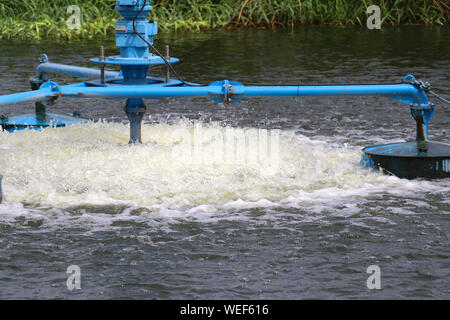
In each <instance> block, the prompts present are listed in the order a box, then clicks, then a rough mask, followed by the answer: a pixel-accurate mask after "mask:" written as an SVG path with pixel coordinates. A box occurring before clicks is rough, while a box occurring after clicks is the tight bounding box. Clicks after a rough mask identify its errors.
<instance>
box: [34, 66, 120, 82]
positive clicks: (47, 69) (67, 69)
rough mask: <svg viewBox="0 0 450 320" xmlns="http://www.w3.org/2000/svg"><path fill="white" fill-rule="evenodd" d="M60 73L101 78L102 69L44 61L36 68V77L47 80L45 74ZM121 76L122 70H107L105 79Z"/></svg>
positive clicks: (87, 77)
mask: <svg viewBox="0 0 450 320" xmlns="http://www.w3.org/2000/svg"><path fill="white" fill-rule="evenodd" d="M47 73H51V74H59V75H66V76H72V77H78V78H86V79H100V74H101V71H100V69H93V68H86V67H77V66H71V65H66V64H59V63H52V62H44V63H41V64H40V65H39V66H38V67H37V69H36V78H37V79H40V80H47V79H48V78H47V77H46V76H45V74H47ZM118 77H120V72H117V71H105V79H114V78H118Z"/></svg>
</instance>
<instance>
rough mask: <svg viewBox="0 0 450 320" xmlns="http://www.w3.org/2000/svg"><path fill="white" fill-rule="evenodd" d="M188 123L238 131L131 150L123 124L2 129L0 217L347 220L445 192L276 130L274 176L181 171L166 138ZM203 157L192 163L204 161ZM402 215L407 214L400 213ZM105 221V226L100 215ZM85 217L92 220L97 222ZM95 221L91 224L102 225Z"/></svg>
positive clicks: (229, 169)
mask: <svg viewBox="0 0 450 320" xmlns="http://www.w3.org/2000/svg"><path fill="white" fill-rule="evenodd" d="M196 126H197V127H198V126H201V127H202V129H203V131H204V132H206V133H207V134H208V133H214V132H217V131H218V130H219V131H220V130H226V129H228V130H235V131H236V132H240V133H242V131H246V129H242V128H234V129H232V128H223V127H221V126H220V125H218V124H214V123H212V124H201V123H197V124H194V125H193V124H192V123H189V122H184V121H182V122H180V123H178V124H173V125H169V124H165V123H161V124H153V125H149V124H146V125H144V126H143V140H144V141H145V142H146V143H145V144H144V145H141V146H133V147H130V146H128V138H129V127H128V125H126V124H121V123H106V122H97V123H87V124H80V125H73V126H70V127H66V128H58V129H45V130H42V131H33V130H24V131H19V132H15V133H7V132H3V133H1V134H0V150H1V155H0V173H1V174H2V175H3V176H4V179H3V190H4V201H5V204H3V205H0V214H3V213H5V212H8V214H12V215H14V212H16V213H19V212H24V211H26V210H28V209H25V208H24V207H23V205H22V203H25V204H31V205H32V206H47V207H70V206H80V205H125V206H129V207H133V206H137V207H147V208H149V210H150V211H151V212H152V213H155V214H160V215H163V216H165V217H177V216H180V215H192V216H194V215H197V216H204V217H205V219H212V216H211V214H214V213H217V212H219V211H229V210H233V209H250V208H257V207H261V208H272V207H277V206H283V207H286V206H287V207H301V208H308V210H311V211H315V212H317V213H320V212H322V211H323V210H327V209H329V208H338V207H339V206H342V205H344V208H345V210H342V209H339V208H338V209H336V211H337V212H339V211H340V212H341V213H342V212H344V211H345V212H347V213H346V214H349V215H353V214H357V213H358V210H359V209H358V207H357V206H355V205H354V204H348V203H349V202H352V201H355V203H356V202H357V201H364V200H365V198H367V197H377V196H378V195H380V194H385V195H386V194H390V195H392V196H409V195H415V196H417V195H419V196H418V197H419V198H420V194H424V193H426V192H434V193H448V192H449V191H450V183H448V182H446V181H444V182H433V181H420V180H414V181H410V180H405V179H399V178H396V177H393V176H387V175H383V174H380V173H377V172H372V171H369V170H366V169H363V168H361V167H360V165H359V161H360V157H361V153H360V151H359V148H351V147H336V146H331V145H328V144H326V142H324V141H315V140H314V139H312V138H308V137H304V136H301V135H296V134H295V133H294V132H292V131H281V132H280V138H279V170H278V171H275V172H271V171H268V170H267V167H266V166H265V164H264V161H263V162H259V163H254V162H251V163H230V162H227V161H226V160H225V159H222V160H220V159H219V161H215V162H214V163H202V162H201V161H199V162H198V163H195V162H194V163H189V164H186V163H184V162H183V161H180V159H177V158H174V157H173V150H174V148H184V149H186V150H187V149H189V148H191V145H190V144H189V143H188V142H187V141H182V140H176V139H175V140H174V135H173V133H174V132H175V131H177V130H187V131H189V132H191V131H192V130H194V128H195V127H196ZM222 147H223V144H222V143H221V142H220V141H217V140H215V139H209V140H208V141H206V142H205V143H204V148H203V151H202V152H204V153H205V152H207V153H208V155H209V154H210V153H211V150H213V151H214V150H217V149H219V148H222ZM204 153H200V154H197V156H198V157H201V158H202V157H204V156H205V154H204ZM263 160H264V159H263ZM266 160H268V159H266ZM418 201H420V200H418ZM346 203H347V206H345V204H346ZM421 206H423V204H421ZM396 212H398V213H400V212H399V211H398V210H397V211H396ZM402 212H404V213H406V214H410V212H409V211H408V210H406V209H404V210H403V211H402ZM207 217H208V218H207ZM104 218H105V219H109V221H110V220H111V217H110V216H108V215H107V217H104ZM85 219H87V220H89V221H91V222H92V221H94V220H95V219H97V220H98V219H102V216H98V215H97V216H95V217H90V216H86V217H85ZM90 219H94V220H90ZM97 220H95V221H94V222H100V221H97Z"/></svg>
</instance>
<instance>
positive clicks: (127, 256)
mask: <svg viewBox="0 0 450 320" xmlns="http://www.w3.org/2000/svg"><path fill="white" fill-rule="evenodd" d="M449 35H450V33H449V29H448V27H445V28H430V27H415V26H411V27H402V28H388V27H385V28H383V30H381V31H369V30H364V29H352V28H329V27H304V28H301V29H299V30H296V31H295V32H291V31H287V30H279V31H271V30H246V31H231V32H210V33H201V34H178V35H173V34H169V35H168V34H166V35H160V36H159V38H158V42H157V44H158V45H159V46H160V47H162V46H163V45H164V44H166V43H170V44H171V54H172V55H173V56H176V57H180V58H182V62H181V63H179V64H178V65H177V66H176V67H177V70H178V72H179V73H180V74H181V75H183V76H184V78H186V79H187V80H190V81H197V82H201V83H210V82H212V81H215V80H222V79H229V80H236V81H241V82H243V83H275V84H282V83H295V84H297V83H305V84H306V83H391V82H399V81H400V80H401V78H402V77H403V76H404V75H406V74H408V73H413V74H414V75H416V77H417V78H418V79H423V80H428V81H430V82H431V84H432V85H433V86H434V87H436V88H441V89H443V90H444V91H440V92H441V93H443V94H444V96H446V97H447V98H448V97H449V96H448V94H447V95H445V92H448V88H449V87H450V78H449V74H450V72H449V71H450V70H449V54H448V52H450V50H449V49H450V41H449V40H450V36H449ZM102 44H105V47H106V53H107V54H110V55H112V54H116V53H117V51H116V49H115V47H114V41H113V39H111V40H108V41H106V43H105V42H102ZM99 45H100V42H98V41H97V42H94V41H88V42H85V43H75V42H72V43H69V44H67V43H61V44H52V43H48V42H42V43H28V42H5V41H4V42H2V43H1V44H0V50H1V51H0V52H1V55H0V71H1V76H0V77H1V78H2V79H1V80H2V81H1V82H0V92H1V93H2V94H4V93H9V92H16V91H20V90H28V78H29V77H30V76H31V75H32V70H33V67H34V66H35V65H36V63H37V57H38V56H39V54H40V53H42V52H45V53H47V54H48V55H49V57H50V61H54V62H60V63H68V64H77V65H86V66H88V65H90V64H89V63H88V62H87V60H88V58H91V57H94V56H97V55H98V46H99ZM161 73H162V71H161V70H160V69H155V70H154V74H157V75H160V74H161ZM58 80H61V79H58ZM71 81H73V79H69V80H67V83H69V82H71ZM60 82H62V81H60ZM436 103H437V101H436ZM123 105H124V102H123V101H120V100H117V101H115V100H100V99H91V100H68V99H67V100H64V101H61V102H60V103H58V104H57V105H56V106H55V107H53V108H51V112H60V113H71V112H73V111H74V110H77V111H80V112H81V113H82V114H83V115H84V116H89V117H92V118H93V119H94V120H95V122H93V123H89V124H84V125H79V126H72V127H68V128H63V129H46V130H43V131H40V132H34V131H23V132H17V133H14V134H10V133H6V132H4V133H1V134H0V150H1V154H0V173H1V174H2V175H3V176H4V179H3V189H4V203H3V204H1V205H0V298H2V299H11V298H38V299H53V298H64V299H67V298H75V299H80V298H97V299H110V298H114V299H192V298H193V299H304V298H319V299H345V298H352V299H353V298H355V299H363V298H368V299H389V298H394V299H398V298H407V299H411V298H413V299H421V298H433V299H448V298H450V286H449V276H450V258H449V256H450V249H449V244H450V241H449V233H448V230H449V227H450V219H449V214H450V198H449V195H450V181H449V180H448V179H447V180H440V181H439V180H435V181H427V180H402V179H398V178H396V177H393V176H387V175H383V174H380V173H378V172H371V171H368V170H365V169H362V168H360V166H359V160H360V157H361V151H360V150H361V148H363V147H364V146H368V145H373V144H380V143H390V142H397V141H406V140H410V139H413V138H414V136H415V123H414V121H413V119H412V118H411V116H410V115H409V109H408V106H407V105H404V104H401V103H397V102H394V101H391V100H389V99H386V98H374V97H364V98H301V99H300V98H297V99H294V98H270V99H263V98H254V99H248V100H244V101H242V102H240V103H238V104H232V105H223V104H216V103H213V102H211V101H209V100H208V99H206V98H195V99H179V100H174V99H166V100H162V101H150V100H149V101H147V107H148V113H147V115H146V119H145V126H144V128H143V140H144V145H142V146H136V147H132V148H130V147H129V146H128V145H127V143H128V139H129V133H128V126H127V121H126V116H125V114H124V113H123ZM33 110H34V106H33V104H26V105H21V106H15V107H2V113H7V114H9V115H10V116H12V115H16V114H21V113H24V112H33ZM49 111H50V110H49ZM102 119H103V120H102ZM449 120H450V115H449V113H448V106H444V105H442V104H441V103H437V110H436V113H435V116H434V117H433V119H432V121H431V123H430V138H431V139H432V140H435V141H443V142H449V137H448V123H449ZM193 128H197V129H198V128H202V130H203V132H204V133H206V134H207V135H208V134H209V135H210V136H211V135H214V134H216V133H217V132H222V133H224V132H226V130H229V131H228V132H234V133H236V134H241V135H242V134H250V133H251V132H254V129H263V130H269V132H275V131H271V130H279V131H278V132H279V136H278V139H279V140H278V142H279V153H277V155H278V157H277V161H278V164H279V167H278V168H279V170H278V171H273V170H268V169H269V168H268V167H267V162H266V163H264V162H255V163H229V162H226V161H225V160H222V161H221V160H218V161H215V162H207V163H205V162H201V161H200V159H205V158H206V156H207V155H210V154H211V152H213V153H214V152H217V151H218V150H220V149H221V148H222V147H223V146H222V144H221V143H220V141H218V140H217V139H210V140H208V141H205V142H204V144H203V147H204V149H203V151H202V152H200V153H198V154H196V155H195V157H194V159H193V160H198V161H194V162H192V163H186V162H183V161H180V160H179V159H178V158H176V157H174V156H173V154H174V153H173V152H174V149H176V148H181V149H182V150H185V151H186V150H188V149H189V148H190V144H189V143H188V142H186V141H182V140H176V139H175V140H174V138H173V136H174V132H177V131H180V130H181V131H183V132H192V130H193ZM252 130H253V131H252ZM244 151H245V152H248V150H244ZM263 160H264V159H263ZM265 160H270V159H265ZM70 265H78V266H79V267H80V269H81V279H82V280H81V281H82V282H81V289H80V290H74V291H69V290H68V289H67V286H66V280H67V276H68V275H67V274H66V270H67V268H68V266H70ZM370 265H378V266H379V267H380V270H381V286H382V289H381V290H369V289H368V288H367V286H366V280H367V278H368V277H369V275H370V274H367V272H366V271H367V268H368V267H369V266H370Z"/></svg>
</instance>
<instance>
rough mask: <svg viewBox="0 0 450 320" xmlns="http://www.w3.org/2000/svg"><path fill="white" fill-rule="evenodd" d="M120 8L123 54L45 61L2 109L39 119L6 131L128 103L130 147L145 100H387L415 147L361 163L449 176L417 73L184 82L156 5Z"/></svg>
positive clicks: (394, 148)
mask: <svg viewBox="0 0 450 320" xmlns="http://www.w3.org/2000/svg"><path fill="white" fill-rule="evenodd" d="M116 9H117V10H118V11H119V13H120V14H121V15H122V19H121V20H119V21H118V22H117V23H116V26H115V31H116V45H117V46H118V47H119V48H120V55H118V56H111V57H105V56H104V52H103V47H101V50H100V55H99V57H97V58H93V59H91V62H94V63H96V64H98V65H99V69H93V68H84V67H77V66H69V65H63V64H56V63H51V62H49V59H48V57H47V56H46V55H42V56H41V60H40V65H39V66H38V67H37V70H36V75H35V77H34V78H33V79H32V80H31V87H32V89H33V90H32V91H29V92H22V93H15V94H10V95H4V96H0V105H8V104H20V103H25V102H36V103H37V107H36V110H37V111H36V114H35V115H25V116H18V117H13V118H7V117H3V118H2V119H1V121H0V125H1V126H2V127H3V129H4V130H10V131H13V130H17V129H23V128H25V127H27V128H34V129H38V128H42V127H46V126H52V125H53V126H64V125H67V124H71V123H78V122H82V121H86V119H82V118H80V117H79V115H78V116H77V115H74V116H64V115H57V114H46V113H45V106H46V105H51V104H53V103H55V102H56V101H58V100H59V99H60V98H63V97H66V98H67V97H68V98H113V99H124V98H125V99H127V100H126V103H125V107H124V111H125V113H126V115H127V117H128V119H129V121H130V143H131V144H133V143H141V142H142V138H141V123H142V118H143V116H144V114H145V112H146V105H145V103H144V100H143V99H162V98H169V97H172V98H173V97H175V98H181V97H196V96H206V97H210V98H211V99H212V100H213V101H216V102H223V103H227V104H228V103H233V102H238V101H240V100H241V99H243V98H246V97H257V96H258V97H306V96H384V97H388V98H390V99H393V100H396V101H400V102H403V103H406V104H408V105H410V109H411V114H412V116H413V118H414V119H415V121H416V123H417V136H416V141H413V142H405V143H396V144H390V145H381V146H372V147H367V148H365V149H363V153H364V155H363V157H362V160H361V163H362V165H364V166H366V167H369V168H375V169H381V170H383V171H385V172H386V173H390V174H394V175H397V176H399V177H402V178H403V177H404V178H418V177H425V178H448V177H450V163H449V162H450V145H448V144H445V143H438V142H432V141H429V140H428V121H429V120H430V118H431V116H432V115H433V112H434V105H432V104H431V103H430V102H429V100H428V96H427V93H430V92H431V93H433V92H432V91H431V90H430V86H429V84H428V83H423V82H420V81H417V80H416V79H415V78H414V76H412V75H407V76H405V77H404V78H403V80H402V81H401V82H399V83H395V84H364V85H301V86H288V85H279V86H264V85H261V86H246V85H243V84H241V83H239V82H235V81H228V80H223V81H216V82H214V83H211V84H210V85H199V84H195V83H189V82H186V81H184V80H183V79H182V78H181V77H179V76H178V74H177V73H176V71H175V70H174V69H173V67H172V66H171V64H173V63H176V62H178V61H179V59H177V58H173V57H170V56H169V50H168V47H166V51H165V54H164V55H162V54H161V53H159V52H158V50H157V49H156V48H155V47H154V46H153V38H154V36H155V35H156V34H157V23H156V22H153V21H148V20H146V16H147V15H148V13H149V12H150V11H151V10H152V7H151V6H150V1H147V0H117V6H116ZM150 49H151V50H152V51H153V52H154V53H155V54H153V53H151V52H150ZM108 65H116V66H120V69H121V72H114V71H107V70H105V67H106V66H108ZM150 65H165V66H166V77H165V78H156V77H151V76H148V75H147V72H148V68H149V66H150ZM52 74H59V75H70V76H73V77H80V78H93V79H94V80H91V81H85V82H81V83H76V84H71V85H65V86H60V85H59V84H58V83H56V82H54V81H52V80H51V78H50V75H52ZM170 74H172V75H175V79H172V78H170ZM433 94H434V93H433ZM443 100H445V99H443ZM39 110H40V111H39ZM43 110H44V111H43Z"/></svg>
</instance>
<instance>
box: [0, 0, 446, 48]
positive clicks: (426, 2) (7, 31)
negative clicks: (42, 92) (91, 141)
mask: <svg viewBox="0 0 450 320" xmlns="http://www.w3.org/2000/svg"><path fill="white" fill-rule="evenodd" d="M115 4H116V1H115V0H55V1H48V0H27V1H23V0H1V1H0V38H1V39H34V40H39V39H42V38H53V39H72V38H78V39H89V38H94V37H95V38H98V37H107V36H110V35H112V34H113V33H114V24H115V22H116V20H117V19H118V18H119V17H120V16H119V14H118V13H117V12H116V10H115V9H114V7H115ZM152 4H153V6H154V9H153V11H152V13H151V18H152V19H153V20H155V21H158V24H159V27H160V29H161V30H162V31H200V30H203V29H230V28H249V27H250V28H285V27H291V28H295V27H296V26H299V25H307V24H328V25H335V26H345V25H360V26H364V25H365V21H366V19H367V14H366V8H367V7H368V6H370V5H373V4H376V5H378V6H380V8H381V11H382V19H383V23H384V24H391V25H398V24H427V25H446V24H447V23H448V18H449V13H450V5H448V1H442V0H415V1H409V0H183V1H180V0H154V1H152ZM70 5H78V6H79V7H80V9H81V13H82V21H81V22H82V23H81V29H80V30H70V29H69V28H68V27H67V25H66V21H67V19H68V17H69V16H70V15H69V14H68V13H67V7H68V6H70Z"/></svg>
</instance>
